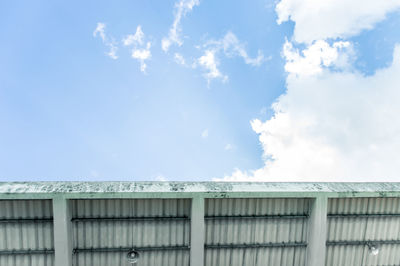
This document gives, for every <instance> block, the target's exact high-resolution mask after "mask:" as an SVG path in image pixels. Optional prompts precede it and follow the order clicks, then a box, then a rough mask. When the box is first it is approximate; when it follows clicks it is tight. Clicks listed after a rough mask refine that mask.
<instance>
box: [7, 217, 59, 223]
mask: <svg viewBox="0 0 400 266" xmlns="http://www.w3.org/2000/svg"><path fill="white" fill-rule="evenodd" d="M49 222H53V218H13V219H0V223H49Z"/></svg>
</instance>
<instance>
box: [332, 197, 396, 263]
mask: <svg viewBox="0 0 400 266" xmlns="http://www.w3.org/2000/svg"><path fill="white" fill-rule="evenodd" d="M328 214H400V199H399V198H342V199H330V200H329V203H328ZM373 240H400V217H356V218H348V217H346V218H345V217H343V218H337V217H335V218H328V232H327V241H328V242H329V241H373ZM379 249H380V252H379V254H378V255H376V256H374V255H372V254H370V253H369V250H368V247H367V246H366V245H357V246H343V245H337V246H327V256H326V265H327V266H337V265H341V266H357V265H363V266H364V265H368V266H378V265H379V266H380V265H400V245H396V244H390V245H389V244H384V245H381V246H380V248H379Z"/></svg>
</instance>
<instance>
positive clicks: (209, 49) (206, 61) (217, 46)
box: [195, 31, 267, 83]
mask: <svg viewBox="0 0 400 266" xmlns="http://www.w3.org/2000/svg"><path fill="white" fill-rule="evenodd" d="M203 49H204V50H203V55H202V56H201V57H199V58H198V60H197V63H198V64H199V65H200V66H201V67H203V68H204V69H205V70H207V72H206V73H205V74H204V77H205V78H206V79H207V81H208V83H210V81H211V80H213V79H221V80H222V81H223V82H226V81H227V80H228V76H227V75H225V74H222V72H221V71H220V70H219V68H218V66H219V64H220V60H219V55H221V54H223V55H224V56H225V57H229V58H231V57H241V58H242V59H243V60H244V62H245V64H248V65H252V66H259V65H261V64H262V63H263V62H264V61H265V60H267V58H265V57H264V55H263V53H262V52H261V51H260V50H259V51H258V54H257V56H256V57H250V56H249V55H248V53H247V51H246V49H245V45H244V44H243V43H242V42H240V41H239V40H238V38H237V37H236V35H235V34H233V33H232V32H230V31H229V32H227V33H226V34H225V36H224V37H223V38H222V39H220V40H209V41H207V42H206V43H205V44H204V45H203ZM195 66H196V65H195Z"/></svg>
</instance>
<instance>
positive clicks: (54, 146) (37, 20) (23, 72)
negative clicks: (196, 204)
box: [0, 0, 400, 182]
mask: <svg viewBox="0 0 400 266" xmlns="http://www.w3.org/2000/svg"><path fill="white" fill-rule="evenodd" d="M0 25H1V26H0V47H1V49H0V181H39V180H40V181H61V180H63V181H69V180H70V181H99V180H110V181H112V180H123V181H212V180H214V181H363V182H370V181H379V182H382V181H400V174H399V173H400V119H399V115H400V88H399V85H398V84H400V31H399V30H398V29H399V27H400V0H386V1H377V0H351V1H348V0H325V1H315V0H280V1H279V0H278V1H271V0H255V1H251V2H248V1H225V0H221V1H209V0H172V1H170V0H166V1H153V0H149V1H137V0H121V1H83V2H82V1H75V0H71V1H68V2H66V1H58V0H55V1H48V0H38V1H18V0H17V1H2V2H1V3H0Z"/></svg>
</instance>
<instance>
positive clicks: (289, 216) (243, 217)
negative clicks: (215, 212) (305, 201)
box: [204, 214, 309, 220]
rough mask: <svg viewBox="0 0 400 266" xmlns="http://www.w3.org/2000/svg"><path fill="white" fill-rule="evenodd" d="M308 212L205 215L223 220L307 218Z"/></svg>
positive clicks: (207, 217)
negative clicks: (293, 213)
mask: <svg viewBox="0 0 400 266" xmlns="http://www.w3.org/2000/svg"><path fill="white" fill-rule="evenodd" d="M308 217H309V215H308V214H299V215H290V214H275V215H235V216H228V215H226V216H225V215H221V216H205V217H204V219H206V220H219V219H221V220H225V219H307V218H308Z"/></svg>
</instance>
